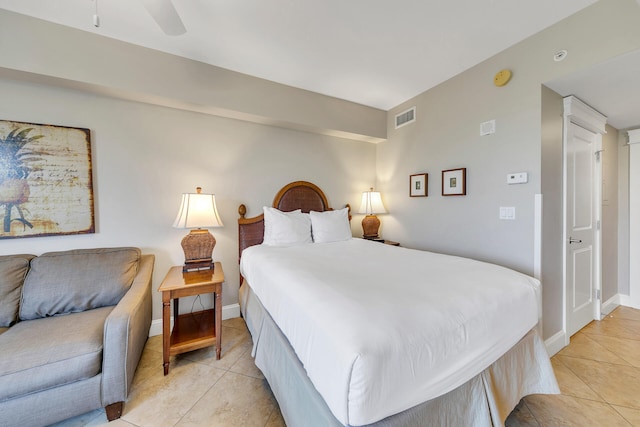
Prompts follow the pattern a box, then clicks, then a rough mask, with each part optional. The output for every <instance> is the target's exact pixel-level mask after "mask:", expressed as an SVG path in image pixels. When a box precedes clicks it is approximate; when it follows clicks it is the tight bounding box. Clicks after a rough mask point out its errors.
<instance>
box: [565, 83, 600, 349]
mask: <svg viewBox="0 0 640 427" xmlns="http://www.w3.org/2000/svg"><path fill="white" fill-rule="evenodd" d="M562 118H563V126H562V329H563V332H564V340H565V343H564V344H565V345H569V339H570V336H569V334H568V330H567V316H568V313H567V298H568V295H567V241H568V239H569V235H568V232H567V202H568V200H567V134H568V130H569V125H570V124H571V123H573V124H575V125H577V126H580V127H582V128H584V129H586V130H588V131H590V132H593V133H595V134H596V153H595V154H596V156H597V161H596V162H595V168H596V170H595V173H594V182H593V185H594V188H593V189H592V190H593V195H594V203H595V212H594V215H595V221H596V227H595V228H594V230H595V231H594V232H595V234H594V240H593V241H594V255H595V256H594V264H595V269H594V270H595V271H594V276H595V277H594V284H593V287H594V291H595V292H596V295H595V296H594V300H595V304H594V313H593V318H594V320H599V319H600V315H601V305H602V226H601V225H602V224H601V219H602V161H601V155H600V154H601V152H602V135H604V134H605V133H607V131H606V124H607V117H606V116H604V115H602V114H600V113H599V112H598V111H596V110H595V109H593V108H592V107H590V106H589V105H587V104H585V103H584V102H582V101H581V100H580V99H578V98H576V97H575V96H573V95H571V96H567V97H565V98H563V113H562Z"/></svg>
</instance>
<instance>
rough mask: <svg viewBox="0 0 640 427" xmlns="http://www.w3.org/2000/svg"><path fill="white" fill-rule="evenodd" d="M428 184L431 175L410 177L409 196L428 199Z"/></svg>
mask: <svg viewBox="0 0 640 427" xmlns="http://www.w3.org/2000/svg"><path fill="white" fill-rule="evenodd" d="M428 183H429V174H427V173H417V174H414V175H411V176H409V196H410V197H427V186H428Z"/></svg>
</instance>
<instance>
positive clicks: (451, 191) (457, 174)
mask: <svg viewBox="0 0 640 427" xmlns="http://www.w3.org/2000/svg"><path fill="white" fill-rule="evenodd" d="M466 194H467V168H459V169H449V170H446V171H442V195H443V196H464V195H466Z"/></svg>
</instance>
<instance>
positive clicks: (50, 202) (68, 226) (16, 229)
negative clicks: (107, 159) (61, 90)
mask: <svg viewBox="0 0 640 427" xmlns="http://www.w3.org/2000/svg"><path fill="white" fill-rule="evenodd" d="M94 232H95V223H94V211H93V184H92V172H91V133H90V131H89V129H83V128H71V127H65V126H53V125H43V124H33V123H22V122H14V121H6V120H0V239H9V238H19V237H36V236H52V235H61V234H62V235H64V234H85V233H94Z"/></svg>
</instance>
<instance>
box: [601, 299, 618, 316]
mask: <svg viewBox="0 0 640 427" xmlns="http://www.w3.org/2000/svg"><path fill="white" fill-rule="evenodd" d="M620 296H621V295H620V294H615V295H614V296H612V297H611V298H609V299H608V300H606V301H605V302H603V303H602V309H601V310H600V313H601V314H602V316H603V317H604V316H608V315H609V314H610V313H611V312H612V311H613V310H615V309H616V308H618V306H619V305H620Z"/></svg>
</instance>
